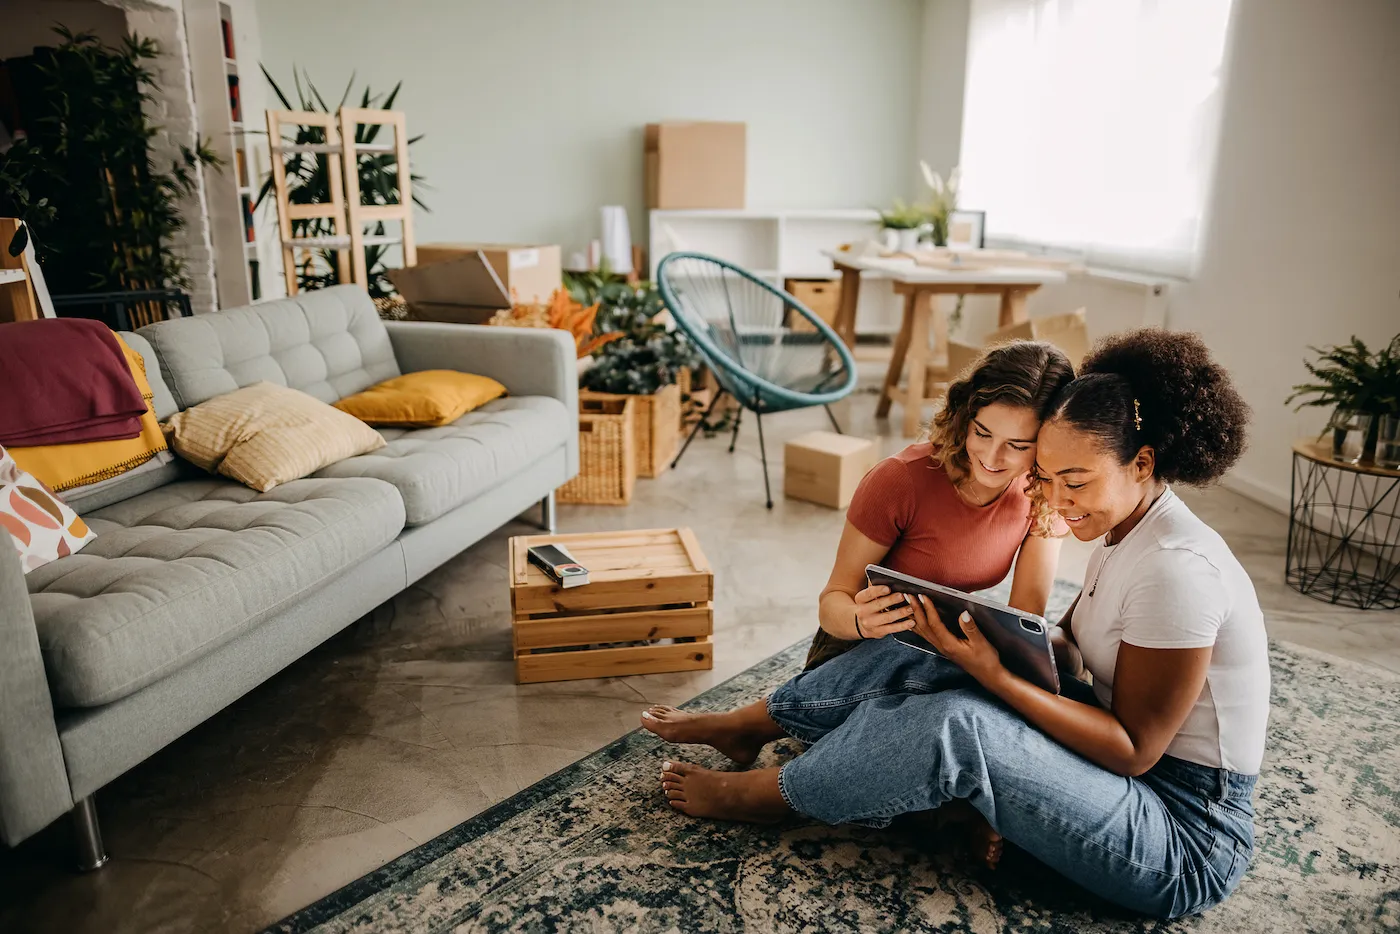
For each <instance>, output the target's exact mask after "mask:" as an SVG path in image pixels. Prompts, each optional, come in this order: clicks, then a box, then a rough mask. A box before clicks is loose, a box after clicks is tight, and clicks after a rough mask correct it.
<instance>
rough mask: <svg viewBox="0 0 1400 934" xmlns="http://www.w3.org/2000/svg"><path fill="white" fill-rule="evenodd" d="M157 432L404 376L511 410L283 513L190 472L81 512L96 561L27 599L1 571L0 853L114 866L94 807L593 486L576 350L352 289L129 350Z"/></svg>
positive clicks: (9, 557)
mask: <svg viewBox="0 0 1400 934" xmlns="http://www.w3.org/2000/svg"><path fill="white" fill-rule="evenodd" d="M125 336H126V337H127V339H128V342H129V343H130V344H131V345H132V347H133V349H135V350H138V351H139V352H141V354H142V355H143V357H144V358H145V360H146V369H147V373H148V375H149V377H150V381H151V386H152V389H153V391H154V393H155V407H156V414H157V415H158V416H159V417H160V418H161V419H162V420H164V419H165V418H167V417H169V416H170V415H171V414H172V413H174V412H175V411H177V410H178V409H182V408H186V407H189V406H193V405H197V404H199V403H201V402H203V401H205V400H207V399H210V398H212V397H214V396H216V395H220V394H222V393H225V392H230V391H232V390H234V389H237V388H239V387H241V386H246V385H249V384H251V383H255V382H258V381H259V380H268V381H271V382H275V383H280V384H283V385H287V386H292V387H293V388H296V389H300V390H302V391H304V392H307V393H310V394H311V395H313V396H316V397H317V398H320V399H322V400H324V401H326V402H334V401H335V400H337V399H339V398H342V397H344V396H347V395H350V394H352V393H356V392H359V391H360V390H362V389H365V388H366V387H368V386H371V385H373V384H374V383H377V382H380V381H382V380H384V379H388V378H390V377H393V376H397V375H399V374H400V373H406V372H412V371H417V370H425V369H455V370H464V371H469V372H473V373H480V374H484V375H487V376H492V377H494V378H496V379H498V380H500V381H501V382H502V383H504V384H505V385H506V387H507V389H509V390H510V394H509V395H508V396H507V397H505V398H502V399H498V400H496V401H494V402H491V403H488V404H487V405H485V406H483V407H482V408H479V409H477V410H476V411H474V412H470V413H468V414H467V415H465V416H463V417H462V418H461V419H459V420H458V421H457V422H455V423H454V424H452V425H449V426H447V427H444V428H432V429H424V430H411V431H406V430H391V429H385V430H383V431H382V433H383V435H384V436H385V438H386V440H387V441H388V444H387V445H386V446H385V447H383V448H380V449H379V450H378V451H375V452H373V453H370V454H366V455H363V456H360V457H354V458H350V459H348V460H344V461H341V462H339V463H336V464H333V465H331V466H329V467H327V468H325V469H324V470H322V471H320V472H319V473H317V474H315V475H314V476H312V477H308V478H305V479H302V480H295V481H292V482H290V483H286V484H283V485H282V486H279V487H276V488H275V489H273V490H272V491H270V492H268V493H258V492H256V491H254V490H251V489H249V488H247V487H245V486H242V485H240V484H237V483H234V482H233V481H231V480H226V479H224V478H222V477H216V476H210V475H209V474H206V473H203V472H202V471H199V470H196V469H195V468H194V467H192V466H190V465H188V464H185V463H184V462H182V461H180V460H178V459H175V460H173V461H171V462H170V463H168V464H163V465H159V466H150V467H148V468H147V469H144V470H139V471H134V472H132V473H129V474H126V475H124V476H123V477H121V478H118V479H117V480H114V481H108V482H107V483H105V484H103V485H102V486H101V487H100V488H96V489H92V490H89V491H87V492H85V493H84V495H82V496H76V497H69V498H68V499H69V502H70V504H71V505H72V506H73V507H74V508H75V509H76V510H77V511H78V512H79V513H80V514H81V515H83V516H84V518H85V519H86V521H87V523H88V525H89V526H90V527H91V528H92V529H93V530H94V531H95V532H96V533H97V538H96V539H95V540H94V541H92V542H91V543H90V544H88V546H87V547H86V548H84V549H83V550H82V551H81V552H79V553H78V554H75V555H70V556H68V557H65V558H61V559H59V560H58V561H54V562H52V563H50V564H48V565H45V566H43V567H41V568H38V569H36V570H34V571H32V572H30V574H28V575H27V576H26V575H24V574H23V573H22V572H21V570H20V564H19V559H18V556H17V555H16V554H15V552H14V550H13V549H11V548H8V547H0V838H3V840H4V841H5V842H6V843H7V844H10V845H14V844H16V843H18V842H19V841H21V840H23V839H25V838H26V837H28V836H30V835H32V834H34V833H35V832H37V831H38V830H40V829H42V828H43V827H44V826H46V825H47V824H49V823H50V822H51V821H53V820H54V819H55V818H57V817H60V816H61V815H63V814H64V813H65V812H69V811H71V812H72V814H73V817H74V820H75V823H76V826H77V829H78V841H79V851H80V852H79V862H80V864H81V865H82V866H84V868H95V867H96V866H98V865H101V863H102V862H103V861H104V860H105V855H104V852H103V848H102V843H101V836H100V834H99V833H98V828H97V822H96V811H95V808H94V805H93V795H94V793H95V792H97V790H98V789H100V788H101V787H102V786H103V785H105V784H107V783H108V782H110V781H112V780H113V779H114V778H116V777H117V776H119V775H121V774H122V773H123V772H125V771H126V770H128V769H130V768H131V767H132V766H134V765H136V764H137V763H139V762H141V761H142V760H144V759H146V758H147V757H148V756H150V755H152V754H153V753H155V752H156V751H157V750H159V749H160V748H162V747H163V746H165V745H166V744H167V743H169V742H171V741H172V740H174V739H175V738H176V737H178V736H180V735H181V734H183V733H185V732H186V731H188V730H190V729H191V728H193V727H195V726H197V725H198V724H199V723H201V722H203V721H204V720H205V719H207V718H208V717H210V716H212V715H213V714H214V713H216V712H218V711H219V710H221V709H223V708H224V707H225V706H227V705H228V704H229V703H231V702H232V701H234V700H235V699H237V698H238V697H240V696H241V695H243V694H244V693H246V692H247V691H249V690H251V689H252V688H254V687H256V686H257V685H259V684H260V683H262V682H263V681H264V680H266V679H267V678H269V677H271V676H272V675H273V674H275V673H276V672H278V671H279V670H281V669H282V668H284V667H286V666H287V665H288V664H290V663H291V662H293V661H295V660H296V659H297V658H299V657H300V656H302V655H303V654H305V653H306V652H308V651H309V650H311V649H312V648H314V647H315V646H316V645H318V644H320V643H321V642H322V641H324V640H325V639H326V638H328V637H329V636H331V635H333V634H334V633H336V632H337V631H339V630H340V629H342V628H344V627H345V626H346V625H348V624H349V623H351V622H353V621H354V620H355V619H357V618H359V617H360V616H362V615H363V614H365V613H367V612H369V611H370V610H371V609H373V608H374V607H375V606H377V605H378V604H380V603H382V602H384V601H385V600H387V599H389V598H390V597H392V596H393V595H394V594H396V593H397V592H399V591H400V590H402V589H403V588H405V587H406V586H408V585H409V584H411V583H413V582H414V581H416V580H417V579H418V578H420V577H422V576H423V575H424V574H426V573H428V572H429V571H430V570H432V569H433V568H435V567H437V566H438V565H440V564H442V563H443V562H444V561H446V560H447V559H448V558H450V557H452V556H453V555H455V554H457V553H458V552H460V551H462V550H463V549H464V548H466V547H467V546H469V545H471V544H472V543H473V542H476V541H477V540H479V539H481V538H482V537H483V536H485V535H487V534H488V533H490V532H491V531H492V530H494V529H496V528H498V527H499V526H500V525H502V524H503V523H505V522H507V521H509V520H510V519H512V518H514V517H515V516H517V515H519V514H520V513H522V512H523V511H525V510H526V509H528V508H530V507H531V506H532V505H534V504H535V503H539V504H540V506H541V510H542V516H541V520H542V524H544V525H545V526H546V527H551V526H552V524H553V491H554V489H555V488H556V487H558V486H559V485H561V484H563V483H564V482H565V481H567V480H568V479H569V478H571V477H573V476H574V475H575V474H576V473H577V472H578V430H577V424H578V415H577V412H578V404H577V395H578V381H577V375H576V368H575V362H574V345H573V341H572V340H571V339H570V338H569V336H568V335H566V334H565V333H564V332H562V331H556V330H543V329H522V328H490V327H476V326H470V325H455V324H430V323H407V322H389V323H386V322H383V321H381V320H380V319H379V317H378V316H377V315H376V313H375V309H374V306H373V305H372V304H371V302H370V300H369V297H368V295H366V294H365V292H364V291H363V290H362V289H360V288H358V287H355V286H338V287H335V288H331V289H326V290H324V291H319V292H312V293H308V294H304V295H299V296H297V297H295V298H291V299H286V300H281V301H275V302H268V303H265V304H260V305H256V306H253V307H249V308H243V309H236V310H231V311H224V312H219V313H217V314H212V315H201V316H197V317H193V318H182V319H178V320H174V321H166V322H162V323H159V324H155V325H151V326H149V327H146V328H142V329H141V330H140V331H138V332H136V333H135V334H132V335H125Z"/></svg>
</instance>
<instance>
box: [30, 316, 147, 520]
mask: <svg viewBox="0 0 1400 934" xmlns="http://www.w3.org/2000/svg"><path fill="white" fill-rule="evenodd" d="M116 338H117V343H118V344H121V346H122V353H123V354H125V355H126V365H127V366H128V367H130V369H131V376H132V378H133V379H134V380H136V388H137V389H139V390H141V398H143V399H145V400H146V414H145V415H142V416H141V434H139V435H137V436H136V437H135V438H123V439H120V440H117V441H84V442H78V443H76V444H42V445H36V446H34V447H21V448H10V449H9V450H10V456H11V457H13V458H14V460H15V463H16V464H18V465H19V468H20V469H21V470H24V471H28V472H29V473H31V474H33V475H34V476H35V477H36V478H37V479H38V480H39V481H40V482H42V483H43V484H44V485H45V486H46V487H48V488H49V489H50V490H53V491H54V492H55V493H63V492H65V491H67V490H72V489H74V488H76V487H80V486H87V485H88V484H89V483H97V482H98V481H100V480H110V479H111V478H112V477H116V476H119V475H120V474H124V473H126V472H127V471H128V470H134V469H135V468H137V467H140V466H141V465H142V464H144V463H146V461H148V460H150V459H151V458H152V457H155V456H156V454H157V453H159V452H161V451H164V450H165V437H164V436H163V435H162V434H161V432H160V423H159V422H157V421H156V413H155V407H154V404H153V402H152V400H153V399H154V396H153V395H152V393H151V383H150V381H149V380H148V379H146V361H145V360H143V359H142V358H141V355H140V354H139V353H137V352H136V351H134V350H132V349H131V348H130V347H128V346H126V342H125V341H123V340H122V339H121V335H119V334H118V335H116Z"/></svg>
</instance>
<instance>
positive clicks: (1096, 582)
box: [1089, 536, 1126, 597]
mask: <svg viewBox="0 0 1400 934" xmlns="http://www.w3.org/2000/svg"><path fill="white" fill-rule="evenodd" d="M1125 537H1126V536H1125ZM1118 544H1119V545H1121V544H1123V543H1122V542H1119V543H1118ZM1104 547H1105V548H1116V546H1114V545H1110V544H1108V542H1107V541H1105V542H1104ZM1114 554H1116V551H1110V552H1109V553H1108V554H1107V555H1105V556H1104V559H1103V561H1102V562H1100V564H1099V569H1098V571H1096V572H1095V573H1094V583H1093V584H1091V585H1090V586H1089V596H1091V597H1092V596H1093V595H1094V593H1095V592H1096V591H1097V590H1098V589H1099V578H1100V577H1102V576H1103V569H1104V565H1106V564H1108V562H1109V560H1110V559H1111V558H1112V557H1113V556H1114Z"/></svg>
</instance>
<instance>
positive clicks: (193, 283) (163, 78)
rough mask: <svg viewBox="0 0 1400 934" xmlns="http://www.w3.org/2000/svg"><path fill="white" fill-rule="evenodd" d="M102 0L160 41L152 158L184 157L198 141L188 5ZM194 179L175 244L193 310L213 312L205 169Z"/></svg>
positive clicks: (151, 114)
mask: <svg viewBox="0 0 1400 934" xmlns="http://www.w3.org/2000/svg"><path fill="white" fill-rule="evenodd" d="M102 2H104V3H106V4H108V5H109V6H114V7H117V8H119V9H121V10H124V11H125V12H126V20H127V28H128V30H129V31H131V32H133V33H135V34H137V35H139V36H143V37H149V38H151V39H154V40H155V41H156V42H157V43H159V45H160V50H161V53H162V55H161V57H160V58H159V59H157V60H156V61H155V62H154V63H152V64H153V67H152V71H153V72H154V73H155V77H156V84H157V86H158V90H157V91H156V93H155V99H154V100H153V101H152V102H151V103H150V104H149V105H148V107H147V113H146V116H147V118H148V119H149V120H150V121H151V123H153V124H155V125H156V126H158V127H160V132H159V133H157V134H156V135H155V136H154V137H153V138H152V139H151V158H152V160H153V161H154V162H155V164H156V165H157V166H160V167H165V166H168V165H170V163H171V162H173V161H175V160H177V159H180V158H181V155H180V147H181V146H188V147H190V148H194V146H195V145H196V144H197V141H198V130H197V125H196V122H195V109H194V86H193V84H192V83H191V80H190V54H189V46H188V45H187V44H186V42H185V15H184V9H183V7H182V6H181V3H180V0H102ZM195 182H196V188H195V191H194V193H193V195H191V196H190V197H187V198H183V199H181V203H180V205H179V208H180V216H181V217H183V218H184V220H185V230H184V232H183V234H182V235H181V236H180V237H179V238H178V239H177V242H176V243H174V244H172V248H173V250H174V252H175V253H176V254H177V255H179V256H180V257H181V258H182V259H183V260H184V261H185V274H186V275H187V276H188V277H189V280H190V289H189V291H190V303H191V304H192V305H193V307H194V311H195V313H196V314H200V313H203V312H207V311H213V310H214V309H215V307H216V301H215V291H214V252H213V243H212V241H211V239H210V235H209V217H208V210H207V200H206V194H205V189H204V178H203V175H202V174H201V173H198V172H196V173H195Z"/></svg>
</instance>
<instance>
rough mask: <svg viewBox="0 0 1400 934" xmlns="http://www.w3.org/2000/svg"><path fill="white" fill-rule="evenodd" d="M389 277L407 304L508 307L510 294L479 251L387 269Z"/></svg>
mask: <svg viewBox="0 0 1400 934" xmlns="http://www.w3.org/2000/svg"><path fill="white" fill-rule="evenodd" d="M388 276H389V281H390V282H392V283H394V287H395V288H396V289H398V290H399V293H400V294H402V295H403V297H404V300H405V301H407V302H408V303H409V304H410V305H415V304H441V305H473V306H476V307H480V308H509V307H510V306H511V301H510V293H509V292H508V291H507V290H506V287H505V284H504V283H503V282H501V277H500V276H498V275H497V274H496V270H495V269H493V268H491V264H490V263H488V262H487V261H486V257H485V255H484V254H483V253H482V252H481V251H480V250H477V251H476V252H475V253H472V254H470V255H467V256H464V257H462V258H461V259H454V260H447V261H444V262H441V263H430V264H428V265H426V266H406V267H404V268H403V269H390V270H389V271H388Z"/></svg>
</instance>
